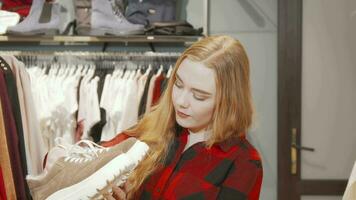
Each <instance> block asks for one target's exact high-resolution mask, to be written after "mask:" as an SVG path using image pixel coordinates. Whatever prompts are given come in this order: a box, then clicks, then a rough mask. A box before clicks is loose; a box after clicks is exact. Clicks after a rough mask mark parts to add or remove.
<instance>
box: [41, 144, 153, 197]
mask: <svg viewBox="0 0 356 200" xmlns="http://www.w3.org/2000/svg"><path fill="white" fill-rule="evenodd" d="M147 150H148V146H147V145H146V144H145V143H143V142H140V141H137V142H136V143H135V144H134V145H133V146H132V147H131V148H130V150H129V151H128V152H127V153H123V154H120V155H119V156H117V157H115V158H114V159H113V160H111V161H110V162H108V163H107V164H106V165H104V166H103V167H101V168H100V169H99V170H98V171H96V172H95V173H94V174H92V175H90V176H89V177H88V178H86V179H84V180H82V181H81V182H79V183H76V184H74V185H72V186H69V187H66V188H64V189H61V190H59V191H57V192H55V193H53V194H51V195H50V196H49V197H48V198H47V200H62V199H68V200H72V199H73V200H78V199H92V198H93V197H94V196H97V194H98V191H100V190H103V189H104V188H105V187H107V185H108V184H109V183H108V182H112V181H113V182H114V181H115V182H117V184H118V185H120V184H122V183H123V182H124V180H122V179H121V177H122V176H125V175H127V173H129V172H130V171H131V170H132V169H134V168H135V166H136V164H137V163H138V160H141V159H142V158H143V156H144V155H145V154H146V152H147ZM117 178H120V179H121V180H115V179H117ZM110 189H111V188H110Z"/></svg>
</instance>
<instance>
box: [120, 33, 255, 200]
mask: <svg viewBox="0 0 356 200" xmlns="http://www.w3.org/2000/svg"><path fill="white" fill-rule="evenodd" d="M184 59H190V60H191V61H194V62H201V63H202V64H204V65H205V66H206V67H208V68H211V69H213V70H214V71H215V80H212V81H215V83H216V86H217V87H216V90H217V91H216V100H215V102H216V105H215V109H214V113H213V117H212V123H211V127H212V135H211V137H210V138H209V139H208V140H207V141H206V142H205V144H206V146H207V148H210V147H211V146H212V145H214V144H216V143H219V142H224V141H226V140H228V139H231V138H233V137H238V136H239V135H240V134H244V133H245V132H246V131H247V130H248V129H249V128H250V126H251V124H252V118H253V113H254V109H253V103H252V97H251V89H250V88H251V86H250V69H249V68H250V67H249V60H248V57H247V54H246V52H245V49H244V47H243V46H242V45H241V43H240V42H239V41H238V40H236V39H234V38H232V37H230V36H210V37H206V38H203V39H201V40H199V41H198V42H196V43H194V44H193V45H191V46H190V47H189V48H188V49H186V50H185V51H184V52H183V54H182V55H181V56H180V57H179V59H178V60H177V62H176V64H175V67H174V69H173V71H172V75H171V78H170V80H169V82H168V85H167V88H166V90H165V92H164V94H163V96H162V97H161V99H160V101H159V103H158V104H157V105H156V106H154V107H153V108H152V111H151V112H149V113H147V114H145V115H144V116H143V118H142V119H141V120H140V121H139V122H138V124H137V125H136V126H135V127H133V128H132V129H130V130H128V131H127V132H126V133H127V134H128V135H131V136H135V137H138V138H139V139H140V140H142V141H143V142H146V143H147V144H148V145H149V147H150V150H149V152H148V155H147V156H146V157H145V159H144V160H143V161H141V162H140V164H139V165H138V166H137V167H136V169H135V170H134V171H133V173H132V174H131V176H130V177H129V180H128V182H129V185H130V189H129V191H128V198H129V199H131V198H133V196H134V194H135V192H136V191H138V189H139V188H140V186H141V185H142V183H143V182H144V180H145V179H146V178H147V177H148V176H149V175H150V174H152V173H153V172H154V171H155V169H157V167H158V165H159V164H160V163H162V162H164V160H165V159H166V156H167V152H168V148H169V145H170V144H171V142H172V141H173V138H174V136H175V131H176V125H177V124H176V118H175V111H174V107H173V103H172V89H173V85H174V83H175V81H176V72H177V69H178V68H179V66H180V64H181V63H182V61H183V60H184ZM192 67H194V66H192Z"/></svg>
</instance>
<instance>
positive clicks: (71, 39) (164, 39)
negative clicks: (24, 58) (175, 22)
mask: <svg viewBox="0 0 356 200" xmlns="http://www.w3.org/2000/svg"><path fill="white" fill-rule="evenodd" d="M200 38H202V36H166V35H128V36H64V35H57V36H12V35H11V36H10V35H0V42H40V43H47V42H49V43H51V42H54V43H56V42H64V43H83V42H85V43H94V42H118V43H120V42H122V43H151V42H153V43H189V42H195V41H197V40H199V39H200Z"/></svg>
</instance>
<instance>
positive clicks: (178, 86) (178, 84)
mask: <svg viewBox="0 0 356 200" xmlns="http://www.w3.org/2000/svg"><path fill="white" fill-rule="evenodd" d="M174 85H175V86H177V88H182V87H183V85H182V84H181V83H178V81H176V82H174Z"/></svg>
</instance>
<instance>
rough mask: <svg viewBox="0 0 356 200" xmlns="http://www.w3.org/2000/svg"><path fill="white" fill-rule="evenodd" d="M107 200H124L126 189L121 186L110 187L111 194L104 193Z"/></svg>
mask: <svg viewBox="0 0 356 200" xmlns="http://www.w3.org/2000/svg"><path fill="white" fill-rule="evenodd" d="M104 198H105V199H107V200H126V191H125V189H124V188H122V187H118V186H114V187H112V194H109V193H107V194H106V195H104Z"/></svg>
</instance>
